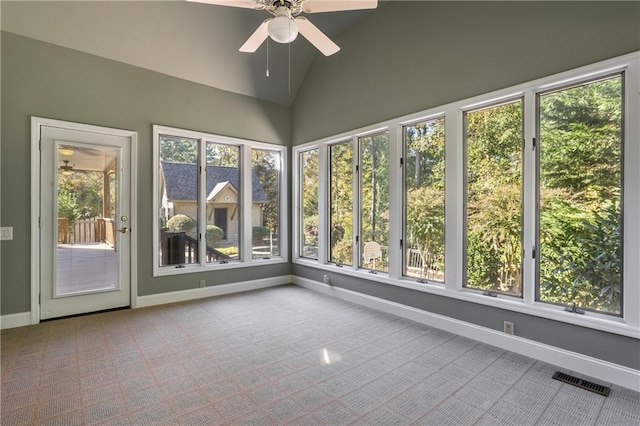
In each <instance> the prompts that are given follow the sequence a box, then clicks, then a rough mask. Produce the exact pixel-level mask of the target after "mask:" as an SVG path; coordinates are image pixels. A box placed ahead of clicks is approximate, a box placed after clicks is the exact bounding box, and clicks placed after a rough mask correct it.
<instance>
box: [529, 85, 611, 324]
mask: <svg viewBox="0 0 640 426" xmlns="http://www.w3.org/2000/svg"><path fill="white" fill-rule="evenodd" d="M621 84H622V80H621V78H620V77H614V78H610V79H606V80H602V81H597V82H593V83H590V84H586V85H582V86H578V87H573V88H569V89H565V90H561V91H558V92H553V93H549V94H546V95H543V96H541V99H540V135H541V141H540V206H541V207H540V219H539V220H540V251H541V253H540V256H541V260H540V276H539V281H540V289H539V292H540V295H539V296H540V299H541V300H543V301H547V302H551V303H562V304H569V305H572V304H576V305H577V306H579V307H582V308H587V309H593V310H598V311H604V312H609V313H614V314H619V313H620V288H621V281H622V265H621V260H622V256H621V247H622V239H621V232H620V224H621V223H622V222H621V214H622V210H621V202H622V200H621V176H622V168H621V164H622V154H621V150H622V137H621V134H622V122H621V117H622V107H621V105H622V94H621V93H622V92H621V89H622V88H621Z"/></svg>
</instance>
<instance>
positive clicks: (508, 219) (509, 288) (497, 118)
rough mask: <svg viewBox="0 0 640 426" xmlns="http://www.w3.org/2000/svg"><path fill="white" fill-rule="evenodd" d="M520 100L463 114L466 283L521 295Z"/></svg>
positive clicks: (493, 290) (521, 141)
mask: <svg viewBox="0 0 640 426" xmlns="http://www.w3.org/2000/svg"><path fill="white" fill-rule="evenodd" d="M522 120H523V118H522V100H521V99H519V100H517V101H514V102H509V103H505V104H502V105H496V106H491V107H488V108H483V109H480V110H475V111H468V112H466V113H465V118H464V124H465V129H466V138H465V140H466V148H467V149H466V156H467V162H466V163H467V164H466V165H467V167H466V171H467V173H466V178H467V185H466V191H467V197H466V279H465V282H464V285H465V286H466V287H469V288H476V289H481V290H486V291H491V292H500V293H506V294H512V295H516V296H521V295H522V206H521V205H522V144H523V124H522V122H523V121H522Z"/></svg>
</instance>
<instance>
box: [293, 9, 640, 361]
mask: <svg viewBox="0 0 640 426" xmlns="http://www.w3.org/2000/svg"><path fill="white" fill-rule="evenodd" d="M335 40H336V42H337V43H338V44H339V45H340V46H342V51H341V52H340V53H338V54H336V55H334V56H332V57H331V60H327V59H326V58H322V57H316V59H315V60H314V62H313V63H312V66H311V68H310V70H309V72H308V74H307V76H306V79H305V81H304V82H303V85H302V87H301V89H300V91H299V93H298V96H297V98H296V100H295V102H294V104H293V107H292V112H291V114H292V140H293V145H294V146H295V145H298V144H301V143H304V142H309V141H312V140H315V139H319V138H324V137H329V136H331V135H334V134H338V133H342V132H346V131H350V130H354V129H357V128H359V127H363V126H367V125H372V124H375V123H377V122H381V121H385V120H389V119H392V118H395V117H400V116H403V115H406V114H410V113H414V112H418V111H421V110H424V109H427V108H430V107H435V106H438V105H443V104H446V103H449V102H453V101H456V100H460V99H465V98H468V97H472V96H475V95H479V94H482V93H487V92H491V91H493V90H497V89H501V88H505V87H508V86H512V85H515V84H518V83H522V82H526V81H529V80H533V79H536V78H540V77H544V76H547V75H550V74H554V73H557V72H561V71H564V70H568V69H571V68H575V67H579V66H582V65H587V64H589V63H593V62H597V61H600V60H604V59H607V58H611V57H615V56H619V55H622V54H625V53H629V52H632V51H636V50H640V3H638V2H608V1H607V2H530V3H528V2H430V1H428V2H421V1H408V2H403V1H390V2H387V4H386V5H384V6H382V7H381V8H380V9H379V10H377V11H375V12H373V13H371V14H370V15H368V16H367V17H365V18H364V19H363V20H362V21H360V22H359V23H358V25H357V26H355V27H352V28H351V29H349V30H348V31H346V32H344V33H342V34H341V35H340V36H338V37H337V38H336V39H335ZM325 273H326V271H322V270H318V269H314V268H309V267H305V266H302V265H297V264H294V265H293V268H292V274H293V275H297V276H301V277H305V278H309V279H313V280H316V281H320V282H322V275H323V274H325ZM330 276H331V282H332V283H333V285H335V286H339V287H343V288H346V289H350V290H353V291H357V292H360V293H364V294H369V295H372V296H376V297H380V298H383V299H387V300H390V301H394V302H397V303H402V304H405V305H408V306H413V307H416V308H419V309H423V310H426V311H429V312H434V313H437V314H440V315H445V316H447V317H450V318H455V319H458V320H461V321H466V322H470V323H473V324H478V325H481V326H484V327H488V328H491V329H495V330H502V326H503V321H512V322H514V323H515V324H516V334H517V335H518V336H521V337H524V338H527V339H531V340H533V341H537V342H541V343H545V344H548V345H552V346H555V347H558V348H563V349H566V350H570V351H574V352H578V353H582V354H585V355H588V356H592V357H595V358H599V359H603V360H606V361H609V362H613V363H615V364H620V365H624V366H627V367H630V368H634V369H636V370H640V345H639V344H638V340H637V339H634V338H630V337H624V336H619V335H616V334H611V333H606V332H602V331H597V330H593V329H589V328H585V327H578V326H574V325H571V324H566V323H561V322H557V321H551V320H547V319H544V318H539V317H535V316H531V315H525V314H520V313H517V312H512V311H507V310H502V309H497V308H492V307H488V306H484V305H480V304H476V303H469V302H463V301H460V300H455V299H451V298H446V297H441V296H435V295H432V294H427V293H423V292H419V291H413V290H409V289H406V288H401V287H395V286H389V285H385V284H381V283H378V282H375V281H370V280H367V279H362V278H354V277H350V276H346V275H342V274H340V273H337V272H336V273H330Z"/></svg>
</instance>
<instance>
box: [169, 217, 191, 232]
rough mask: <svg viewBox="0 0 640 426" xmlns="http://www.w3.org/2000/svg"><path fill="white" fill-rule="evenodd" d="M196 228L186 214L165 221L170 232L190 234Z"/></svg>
mask: <svg viewBox="0 0 640 426" xmlns="http://www.w3.org/2000/svg"><path fill="white" fill-rule="evenodd" d="M195 226H196V221H195V220H194V219H192V218H191V217H189V216H187V215H186V214H177V215H175V216H173V217H172V218H171V219H169V220H168V221H167V228H169V230H170V231H185V232H190V231H191V230H192V229H193V228H195Z"/></svg>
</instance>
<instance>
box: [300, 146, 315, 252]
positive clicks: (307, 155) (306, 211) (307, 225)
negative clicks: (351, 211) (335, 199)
mask: <svg viewBox="0 0 640 426" xmlns="http://www.w3.org/2000/svg"><path fill="white" fill-rule="evenodd" d="M300 167H301V180H300V185H301V196H302V200H301V202H302V238H303V241H302V255H303V256H308V257H313V258H317V256H318V253H317V249H318V194H319V192H318V149H313V150H310V151H305V152H302V153H301V154H300Z"/></svg>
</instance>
